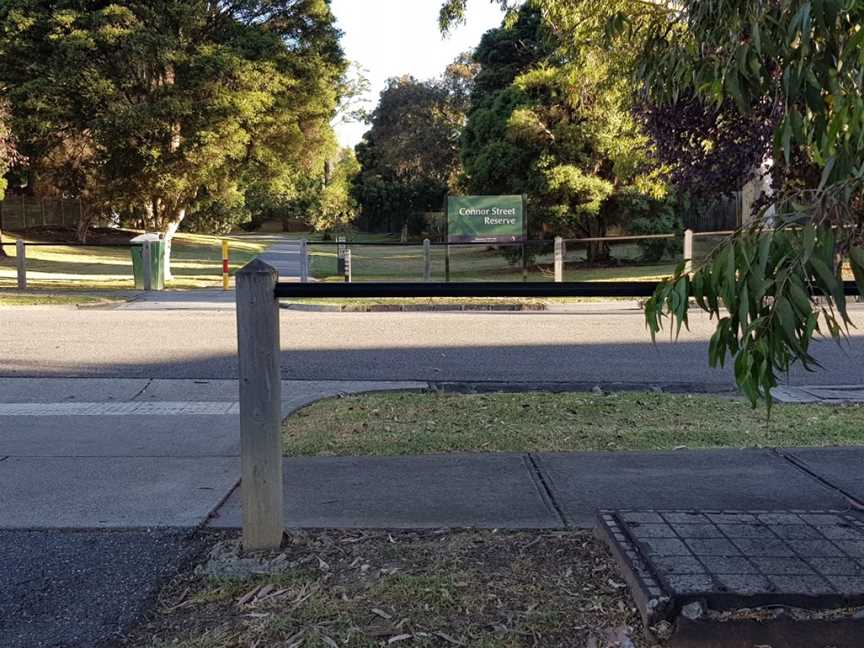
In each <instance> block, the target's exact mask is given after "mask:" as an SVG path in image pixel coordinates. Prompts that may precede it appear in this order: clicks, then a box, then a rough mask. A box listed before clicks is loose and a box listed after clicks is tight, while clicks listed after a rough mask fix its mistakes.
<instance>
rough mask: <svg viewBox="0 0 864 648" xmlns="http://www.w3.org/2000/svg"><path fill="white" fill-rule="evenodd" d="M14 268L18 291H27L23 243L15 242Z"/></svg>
mask: <svg viewBox="0 0 864 648" xmlns="http://www.w3.org/2000/svg"><path fill="white" fill-rule="evenodd" d="M15 267H16V268H17V270H18V290H27V246H26V245H25V244H24V241H22V240H21V239H18V240H17V241H15Z"/></svg>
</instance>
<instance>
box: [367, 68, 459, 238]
mask: <svg viewBox="0 0 864 648" xmlns="http://www.w3.org/2000/svg"><path fill="white" fill-rule="evenodd" d="M452 88H453V85H452V84H448V83H445V82H444V81H441V80H435V81H418V80H416V79H414V78H413V77H407V76H406V77H400V78H395V79H391V80H390V81H389V82H388V84H387V87H386V88H385V89H384V91H383V92H382V93H381V97H380V100H379V102H378V105H377V107H376V108H375V110H374V111H373V112H372V114H371V115H370V118H369V122H370V129H369V131H368V132H367V133H366V134H365V135H364V137H363V141H362V142H361V143H360V144H358V146H357V159H358V161H359V162H360V165H361V172H360V175H359V176H358V178H357V181H356V183H355V196H356V197H357V200H358V202H359V203H360V205H361V208H362V213H363V220H364V222H365V224H366V225H367V226H371V227H373V228H379V229H380V228H385V229H390V230H392V229H394V228H396V227H401V226H402V225H404V224H405V223H407V221H408V218H409V216H411V215H412V214H414V213H415V212H422V211H427V210H433V209H434V210H438V209H440V208H441V205H442V204H443V200H444V196H445V195H446V193H447V189H448V187H449V186H450V184H451V182H453V181H454V179H455V176H456V175H457V173H458V171H459V133H460V130H461V127H462V124H463V121H464V113H463V99H464V97H463V96H462V95H461V94H458V93H454V92H453V91H452Z"/></svg>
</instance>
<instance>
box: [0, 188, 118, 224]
mask: <svg viewBox="0 0 864 648" xmlns="http://www.w3.org/2000/svg"><path fill="white" fill-rule="evenodd" d="M81 215H82V209H81V201H80V200H78V199H59V198H58V199H53V200H52V199H48V198H34V197H32V196H7V197H6V199H5V200H0V230H3V229H6V230H13V231H19V230H25V229H29V228H31V227H75V226H77V225H78V223H79V221H80V220H81ZM106 224H107V223H101V222H96V223H93V225H94V227H98V226H100V225H106Z"/></svg>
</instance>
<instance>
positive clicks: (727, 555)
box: [597, 510, 864, 646]
mask: <svg viewBox="0 0 864 648" xmlns="http://www.w3.org/2000/svg"><path fill="white" fill-rule="evenodd" d="M597 532H598V535H599V536H600V537H601V538H602V539H604V540H605V541H606V542H607V543H608V545H609V547H610V549H611V551H612V553H613V555H614V556H615V558H616V559H617V561H618V562H619V564H620V567H621V569H622V573H623V575H624V576H625V578H626V579H627V581H628V584H629V585H630V588H631V591H632V593H633V596H634V599H635V600H636V603H637V605H638V606H639V609H640V611H641V613H642V617H643V620H644V621H645V624H646V626H648V627H650V626H654V625H656V624H658V623H661V622H664V621H665V622H667V623H670V622H676V621H680V620H681V611H682V610H684V611H685V614H684V617H686V618H685V623H686V621H687V620H690V621H694V620H700V619H701V620H702V621H703V623H704V620H705V618H707V616H711V615H713V616H714V618H715V619H719V618H721V617H724V618H726V619H729V618H731V616H734V613H735V612H736V611H741V610H745V609H746V610H748V611H750V613H751V615H752V614H755V613H753V612H752V611H753V610H766V609H771V610H773V611H774V612H773V613H772V614H771V615H769V616H771V617H772V618H777V617H778V616H780V615H778V614H777V611H778V610H783V609H785V610H797V611H798V613H797V617H796V618H797V619H798V620H799V621H800V620H801V619H802V618H804V617H806V616H807V615H808V614H809V615H810V616H811V617H813V619H816V618H817V617H818V618H819V620H820V622H822V621H824V620H825V619H827V618H828V616H831V617H832V618H839V617H844V616H845V617H847V620H852V621H856V622H862V621H864V617H862V616H861V615H860V612H858V618H855V614H856V612H857V610H856V608H859V607H862V606H864V522H862V521H861V520H860V519H859V518H857V517H855V516H852V515H849V514H847V513H844V512H838V511H701V510H700V511H669V510H639V511H635V510H615V511H601V512H600V514H599V520H598V526H597ZM847 612H848V614H844V613H847ZM730 613H733V614H730ZM706 615H707V616H706ZM724 615H725V616H724ZM757 616H758V615H757ZM792 616H796V615H794V614H793V615H792ZM703 617H705V618H703ZM764 621H765V619H763V620H762V621H761V622H760V623H763V624H764ZM862 631H864V628H861V627H860V625H859V626H858V632H862ZM795 632H798V633H799V634H800V627H799V628H798V629H797V630H795ZM726 634H727V637H726V638H727V639H729V640H731V635H732V634H733V633H726ZM861 636H862V635H861V634H859V635H858V638H857V641H858V642H859V643H858V644H854V645H864V643H860V642H861V641H862V640H861ZM708 645H718V646H721V645H739V644H733V643H722V642H721V643H716V644H708ZM784 645H785V644H784ZM812 645H816V644H812ZM820 645H821V644H820ZM825 645H828V644H825ZM838 645H843V644H838Z"/></svg>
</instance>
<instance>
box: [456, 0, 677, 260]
mask: <svg viewBox="0 0 864 648" xmlns="http://www.w3.org/2000/svg"><path fill="white" fill-rule="evenodd" d="M474 58H475V60H476V61H477V63H478V64H479V66H480V70H479V72H478V74H477V77H476V78H475V85H474V92H473V95H472V106H471V110H470V112H469V115H468V121H467V125H466V127H465V130H464V133H463V136H462V159H463V163H464V166H465V176H466V181H467V186H468V189H469V190H470V191H472V192H474V193H502V194H507V193H515V194H519V193H524V194H527V195H528V196H529V205H530V208H531V214H532V218H531V227H532V230H533V231H532V232H531V234H532V235H537V233H538V232H539V230H540V226H541V224H546V225H547V226H549V225H551V226H552V227H553V228H554V231H555V232H556V233H559V234H562V235H565V236H568V237H577V236H602V235H603V234H604V233H605V232H606V229H607V227H608V226H609V225H610V224H613V223H616V222H620V221H621V220H626V219H629V218H630V217H632V216H634V215H637V213H638V212H639V210H640V209H644V210H646V211H648V212H650V211H651V209H652V206H654V207H656V206H657V203H656V199H657V198H660V197H662V195H663V193H664V187H663V185H662V183H660V182H658V181H657V178H656V177H655V175H654V173H653V169H654V166H655V165H654V163H653V161H652V160H651V159H650V156H649V146H648V141H647V138H646V137H645V136H644V135H642V133H641V131H640V128H639V125H638V124H637V122H636V121H635V119H634V118H633V116H632V114H631V111H630V105H629V102H630V97H629V95H628V94H627V93H626V92H624V91H623V90H622V88H621V81H620V80H618V79H617V78H616V77H615V76H614V75H613V74H611V73H610V68H609V65H608V63H607V62H606V61H604V60H602V58H600V57H597V56H593V55H591V54H589V55H584V54H583V55H579V56H575V55H573V53H571V52H569V51H568V50H567V48H564V47H562V45H561V43H560V42H559V39H558V37H557V35H556V34H555V33H553V32H552V31H551V30H549V28H548V25H547V24H546V23H545V21H544V20H543V16H542V13H541V9H540V4H539V3H536V2H533V1H532V2H527V3H525V4H524V5H523V6H522V7H521V9H520V10H519V11H518V12H516V13H515V14H514V15H513V16H512V17H511V18H510V19H509V20H507V21H505V25H504V26H502V27H501V28H500V29H496V30H492V31H490V32H488V33H487V34H486V35H485V36H484V37H483V39H482V41H481V43H480V45H479V46H478V48H477V50H476V51H475V53H474ZM632 196H643V197H644V198H645V200H644V201H642V202H641V203H640V202H639V201H634V200H630V199H629V198H630V197H632ZM624 203H626V208H622V207H623V205H624ZM607 252H608V251H607V250H605V249H604V248H602V247H600V246H592V248H591V250H590V256H591V257H592V258H595V259H596V258H597V257H598V255H605V254H606V253H607Z"/></svg>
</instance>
